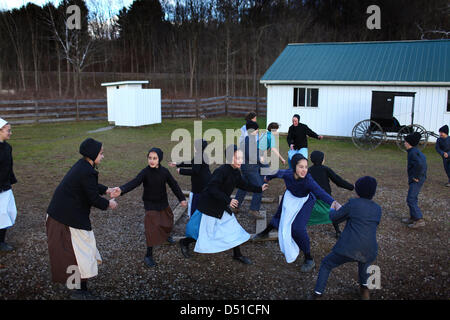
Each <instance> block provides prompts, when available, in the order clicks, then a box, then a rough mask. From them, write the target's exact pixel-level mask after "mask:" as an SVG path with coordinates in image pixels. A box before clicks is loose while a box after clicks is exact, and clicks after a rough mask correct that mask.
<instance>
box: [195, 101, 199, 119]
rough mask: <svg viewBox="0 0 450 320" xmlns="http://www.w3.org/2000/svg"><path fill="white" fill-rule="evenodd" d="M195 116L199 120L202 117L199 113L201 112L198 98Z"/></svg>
mask: <svg viewBox="0 0 450 320" xmlns="http://www.w3.org/2000/svg"><path fill="white" fill-rule="evenodd" d="M195 100H196V101H195V116H196V117H197V119H198V118H199V117H200V115H199V112H200V99H199V98H198V97H197V98H196V99H195Z"/></svg>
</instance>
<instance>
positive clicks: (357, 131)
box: [352, 91, 439, 151]
mask: <svg viewBox="0 0 450 320" xmlns="http://www.w3.org/2000/svg"><path fill="white" fill-rule="evenodd" d="M415 95H416V93H415V92H391V91H372V109H371V115H370V119H367V120H362V121H360V122H358V123H357V124H356V125H355V126H354V127H353V131H352V140H353V144H354V145H355V146H356V147H357V148H359V149H361V150H372V149H375V148H377V147H378V146H379V145H380V144H381V143H382V142H384V141H387V140H388V139H389V140H395V142H396V143H397V146H398V147H399V149H400V150H403V151H406V150H405V146H404V141H405V137H406V136H407V135H409V134H411V133H413V132H418V133H420V135H421V137H422V138H421V139H420V142H419V144H418V146H417V147H418V148H419V149H423V148H425V146H426V145H427V143H428V137H429V136H434V137H436V138H438V137H439V136H438V135H437V134H435V133H434V132H431V131H427V130H425V128H424V127H422V126H421V125H419V124H414V102H415ZM395 97H412V108H411V124H410V125H401V124H400V123H399V121H398V120H397V119H396V118H395V117H394V100H395Z"/></svg>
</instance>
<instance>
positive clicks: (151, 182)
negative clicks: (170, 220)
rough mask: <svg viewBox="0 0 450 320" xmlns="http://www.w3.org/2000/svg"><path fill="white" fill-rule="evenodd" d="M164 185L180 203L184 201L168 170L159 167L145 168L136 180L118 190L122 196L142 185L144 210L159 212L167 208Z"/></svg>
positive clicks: (167, 202)
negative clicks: (167, 186)
mask: <svg viewBox="0 0 450 320" xmlns="http://www.w3.org/2000/svg"><path fill="white" fill-rule="evenodd" d="M166 183H167V184H168V185H169V187H170V189H172V191H173V193H174V194H175V196H176V197H177V198H178V200H179V201H180V202H181V201H184V200H186V198H185V197H184V194H183V192H182V191H181V188H180V186H179V185H178V183H177V182H176V181H175V179H174V178H173V176H172V175H171V174H170V172H169V170H167V168H164V167H162V166H161V165H160V166H159V167H158V168H150V166H147V167H146V168H145V169H143V170H142V171H141V172H139V174H138V175H137V176H136V178H134V179H133V180H131V181H130V182H128V183H126V184H124V185H122V186H121V187H120V190H122V193H121V194H122V195H124V194H125V193H127V192H130V191H131V190H133V189H135V188H136V187H138V186H139V185H141V184H143V185H144V193H143V194H142V200H143V201H144V207H145V210H156V211H161V210H164V209H166V208H167V207H168V206H169V201H168V199H167V189H166Z"/></svg>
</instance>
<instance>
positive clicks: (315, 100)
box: [293, 88, 319, 107]
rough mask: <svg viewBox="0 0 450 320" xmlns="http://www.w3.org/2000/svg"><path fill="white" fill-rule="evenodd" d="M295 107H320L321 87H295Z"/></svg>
mask: <svg viewBox="0 0 450 320" xmlns="http://www.w3.org/2000/svg"><path fill="white" fill-rule="evenodd" d="M293 105H294V107H318V106H319V89H314V88H294V104H293Z"/></svg>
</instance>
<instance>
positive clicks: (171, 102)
mask: <svg viewBox="0 0 450 320" xmlns="http://www.w3.org/2000/svg"><path fill="white" fill-rule="evenodd" d="M174 108H175V107H174V105H173V99H171V100H170V110H171V111H172V119H173V118H174Z"/></svg>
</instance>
